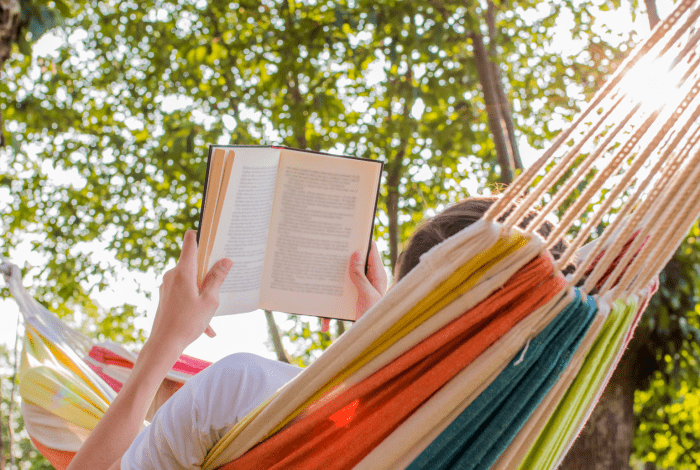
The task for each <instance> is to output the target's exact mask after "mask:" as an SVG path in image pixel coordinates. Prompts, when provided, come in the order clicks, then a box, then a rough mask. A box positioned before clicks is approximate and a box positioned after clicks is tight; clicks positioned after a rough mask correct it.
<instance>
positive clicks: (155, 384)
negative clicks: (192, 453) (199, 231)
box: [68, 230, 232, 470]
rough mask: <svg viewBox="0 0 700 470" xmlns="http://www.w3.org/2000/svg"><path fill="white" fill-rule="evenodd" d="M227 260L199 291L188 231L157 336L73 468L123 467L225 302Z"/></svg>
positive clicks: (166, 286) (166, 287)
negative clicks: (188, 352) (157, 400)
mask: <svg viewBox="0 0 700 470" xmlns="http://www.w3.org/2000/svg"><path fill="white" fill-rule="evenodd" d="M231 264H232V263H231V261H230V260H228V259H223V260H220V261H219V262H217V263H216V264H215V265H214V267H212V268H211V270H210V271H209V273H208V274H207V277H206V278H205V280H204V284H203V285H202V288H201V290H200V289H198V287H197V241H196V232H194V231H193V230H188V231H187V233H186V234H185V239H184V241H183V244H182V253H181V254H180V259H179V261H178V262H177V266H175V268H174V269H172V270H170V271H168V272H167V273H165V275H164V276H163V284H162V285H161V286H160V301H159V303H158V310H157V311H156V318H155V321H154V322H153V329H152V330H151V336H150V338H149V339H148V341H147V342H146V344H145V345H144V347H143V349H142V350H141V353H140V354H139V358H138V359H137V360H136V364H134V369H133V370H132V371H131V374H130V375H129V378H128V379H127V381H126V383H125V384H124V386H123V387H122V389H121V390H120V391H119V393H118V394H117V398H115V399H114V402H113V403H112V404H111V405H110V407H109V409H108V410H107V412H106V413H105V415H104V416H103V417H102V419H101V420H100V422H99V423H98V424H97V426H96V427H95V429H93V431H92V432H91V433H90V436H89V437H88V439H87V440H86V441H85V443H84V444H83V445H82V447H81V448H80V451H78V453H77V454H76V456H75V458H74V459H73V461H72V462H71V464H70V465H69V466H68V470H78V469H80V470H83V469H85V470H107V469H111V470H114V469H118V468H119V462H120V460H121V458H122V456H123V455H124V453H125V452H126V451H127V449H128V448H129V446H130V445H131V443H132V442H133V441H134V439H135V438H136V436H137V435H138V433H139V432H140V430H141V426H142V424H143V421H144V419H145V417H146V413H147V412H148V409H149V407H150V405H151V402H152V401H153V397H154V396H155V394H156V392H157V391H158V388H159V387H160V385H161V383H162V382H163V379H164V378H165V376H166V375H167V374H168V371H170V369H171V368H172V366H173V365H174V364H175V362H176V361H177V359H178V358H179V357H180V354H182V352H183V351H184V350H185V348H186V347H187V346H188V345H189V344H190V343H191V342H192V341H194V340H195V339H197V337H199V335H201V334H202V333H204V332H207V331H209V330H210V329H209V328H208V325H209V321H210V320H211V318H212V317H213V316H214V312H215V311H216V308H217V307H218V304H219V288H220V287H221V284H222V283H223V282H224V279H226V274H227V273H228V270H229V269H230V268H231Z"/></svg>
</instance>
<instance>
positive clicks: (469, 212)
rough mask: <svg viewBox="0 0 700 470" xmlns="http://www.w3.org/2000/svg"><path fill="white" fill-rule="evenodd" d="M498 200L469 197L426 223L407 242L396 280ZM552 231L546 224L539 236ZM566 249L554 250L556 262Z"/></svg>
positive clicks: (563, 245)
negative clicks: (429, 251)
mask: <svg viewBox="0 0 700 470" xmlns="http://www.w3.org/2000/svg"><path fill="white" fill-rule="evenodd" d="M497 200H498V197H470V198H467V199H464V200H463V201H460V202H458V203H456V204H453V205H451V206H449V207H448V208H447V209H445V210H444V211H442V212H441V213H439V214H437V215H436V216H434V217H431V218H430V219H428V220H426V221H424V222H423V223H422V224H421V226H420V227H419V228H418V230H416V232H415V233H414V234H413V235H412V236H411V238H410V239H409V240H408V243H407V244H406V248H405V249H404V250H403V251H402V252H401V255H400V256H399V259H398V263H397V272H396V281H398V280H400V279H402V278H403V277H404V276H405V275H406V274H408V272H409V271H411V269H413V268H414V267H416V265H418V262H419V261H420V257H421V255H422V254H423V253H425V252H427V251H428V250H430V249H431V248H432V247H434V246H436V245H438V244H440V243H441V242H443V241H445V240H447V239H448V238H450V237H451V236H453V235H456V234H457V232H459V231H461V230H463V229H465V228H467V227H469V226H470V225H471V224H473V223H474V222H476V221H477V220H479V219H480V218H481V217H483V215H484V214H485V213H486V211H487V210H488V209H489V207H491V204H493V203H494V202H495V201H497ZM511 210H512V208H511ZM509 213H510V211H508V213H506V214H504V215H503V216H502V217H501V218H500V219H499V220H498V221H499V222H502V221H503V220H505V218H506V217H507V216H508V214H509ZM536 215H537V213H536V212H535V211H531V212H530V213H529V214H528V215H527V216H526V217H525V220H523V222H522V223H521V224H520V225H519V226H520V227H521V228H525V227H527V224H528V223H529V222H530V220H532V218H533V217H535V216H536ZM553 228H554V226H553V225H552V224H551V223H549V222H544V223H543V224H542V225H541V226H540V228H539V229H538V230H537V233H539V234H540V235H542V237H544V238H547V236H548V235H549V234H550V233H551V231H552V229H553ZM565 249H566V243H564V242H563V241H561V240H560V241H559V242H558V243H557V244H556V245H555V246H554V248H552V250H551V253H552V255H553V256H554V258H555V259H557V258H559V256H560V255H561V254H562V253H563V252H564V250H565Z"/></svg>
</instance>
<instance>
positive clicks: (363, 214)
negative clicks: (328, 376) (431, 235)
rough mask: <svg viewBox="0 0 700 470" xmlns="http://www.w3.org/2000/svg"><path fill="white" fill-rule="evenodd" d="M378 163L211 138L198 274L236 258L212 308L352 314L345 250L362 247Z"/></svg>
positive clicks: (371, 216)
mask: <svg viewBox="0 0 700 470" xmlns="http://www.w3.org/2000/svg"><path fill="white" fill-rule="evenodd" d="M382 168H383V164H382V162H379V161H376V160H367V159H360V158H353V157H342V156H337V155H329V154H323V153H317V152H311V151H304V150H296V149H290V148H283V147H257V146H238V147H237V146H233V147H211V148H210V149H209V161H208V163H207V178H206V184H205V186H204V198H203V201H202V210H201V214H200V223H199V231H198V234H197V235H198V240H199V253H198V257H199V258H198V260H197V264H198V273H197V277H198V282H199V284H200V285H201V283H202V281H203V279H204V277H205V276H206V273H207V272H209V270H210V269H211V267H212V266H213V265H214V264H215V263H216V262H217V261H218V260H220V259H222V258H229V259H231V260H232V261H233V266H232V267H231V270H230V271H229V273H228V276H227V277H226V280H225V281H224V284H223V285H222V286H221V290H220V296H219V308H218V310H217V311H216V315H228V314H233V313H244V312H250V311H253V310H256V309H259V308H260V309H266V310H275V311H280V312H287V313H296V314H304V315H315V316H319V317H327V318H339V319H344V320H355V319H356V318H355V317H356V304H357V289H356V288H355V286H354V284H352V281H351V280H350V274H349V269H350V268H349V266H350V256H351V255H352V253H353V252H355V251H360V252H361V253H363V254H365V257H366V256H367V255H368V254H369V246H370V241H371V236H372V229H373V226H374V214H375V212H376V207H377V197H378V194H379V183H380V179H381V175H382Z"/></svg>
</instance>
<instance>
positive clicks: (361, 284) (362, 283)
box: [350, 251, 376, 296]
mask: <svg viewBox="0 0 700 470" xmlns="http://www.w3.org/2000/svg"><path fill="white" fill-rule="evenodd" d="M350 280H351V281H352V283H353V284H355V287H356V288H357V293H358V294H359V295H360V296H362V295H368V294H369V293H371V292H373V291H375V290H376V289H375V288H374V286H373V285H372V284H371V283H370V282H369V280H368V279H367V276H365V263H364V262H363V261H362V255H361V254H360V252H359V251H356V252H355V253H353V254H352V256H351V257H350Z"/></svg>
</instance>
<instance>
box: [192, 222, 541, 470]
mask: <svg viewBox="0 0 700 470" xmlns="http://www.w3.org/2000/svg"><path fill="white" fill-rule="evenodd" d="M529 241H530V240H529V239H528V238H526V237H524V236H522V235H519V234H512V235H509V236H507V237H504V238H501V239H499V240H498V241H497V242H496V243H495V244H494V245H493V246H492V247H491V248H489V249H487V250H484V251H483V252H481V253H479V254H478V255H476V256H474V257H473V258H472V259H470V260H469V261H468V262H467V263H466V264H464V265H463V266H461V267H460V268H458V269H457V270H456V271H455V272H454V273H453V274H452V275H451V276H450V277H449V278H447V279H446V280H445V281H443V282H442V284H440V285H439V286H438V287H437V288H435V290H433V291H432V292H431V293H430V294H428V295H427V296H426V297H425V298H423V299H422V300H420V301H419V302H418V303H417V304H416V305H414V306H413V307H412V308H411V309H410V310H409V311H408V312H407V313H406V314H405V315H404V316H403V317H402V318H401V319H400V320H399V321H398V322H396V323H395V324H394V325H392V326H391V327H390V328H389V329H388V330H387V331H385V332H384V333H383V334H382V335H381V336H380V337H379V338H378V339H377V340H376V341H374V342H373V343H372V344H371V345H370V346H369V347H368V348H367V349H365V350H364V351H363V352H362V353H361V354H360V355H359V356H358V357H357V358H356V359H354V360H353V361H352V362H351V363H350V364H348V365H347V366H346V367H345V368H344V369H343V370H341V371H340V372H339V373H338V374H337V375H336V376H335V377H333V378H332V379H331V380H330V381H329V382H328V383H326V384H325V385H324V386H323V387H321V388H320V389H319V390H317V391H316V392H315V393H314V394H313V395H312V396H311V397H309V398H308V399H307V400H306V401H305V402H304V403H303V404H302V405H300V406H299V407H298V408H297V409H296V410H294V412H292V413H291V414H290V415H289V416H287V418H285V419H284V420H283V421H282V422H281V423H280V424H278V425H277V426H276V427H275V429H274V430H273V431H272V432H271V433H270V434H268V435H267V436H266V438H268V437H270V436H271V435H272V434H274V433H276V432H277V431H279V430H280V429H281V428H282V427H284V426H286V425H287V424H288V423H289V422H290V421H291V420H292V419H294V418H295V417H296V416H297V415H298V414H299V413H300V412H301V411H302V410H304V409H305V408H306V407H308V406H309V405H310V404H311V403H313V402H314V401H316V400H318V399H319V398H320V397H321V396H323V395H324V394H325V393H326V392H328V390H330V389H331V388H332V387H334V386H335V385H337V384H339V383H340V382H342V381H343V380H345V379H347V378H348V377H349V376H350V375H352V374H354V373H355V372H357V371H358V370H359V369H361V368H362V367H363V366H364V365H366V364H367V363H368V362H370V361H371V360H372V359H374V358H375V357H377V356H378V355H379V354H381V353H382V352H384V351H385V350H386V349H388V348H389V347H390V346H391V345H393V344H394V343H396V342H397V341H398V340H400V339H401V338H403V337H404V336H405V335H407V334H408V333H410V332H411V331H412V330H413V329H415V328H416V327H417V326H418V325H420V324H421V323H422V322H424V321H425V320H427V319H428V318H430V317H431V316H432V315H434V314H435V313H437V312H439V311H440V310H441V309H443V308H444V307H445V306H447V305H449V304H450V303H451V302H452V301H454V300H455V299H456V298H457V297H459V296H461V295H463V294H464V293H466V292H467V291H469V290H470V289H471V288H472V287H474V286H475V285H476V283H477V282H478V281H479V279H481V277H482V276H483V275H484V274H486V273H487V272H488V271H489V270H490V269H491V268H493V266H494V265H496V264H497V263H499V262H500V261H502V260H503V259H505V258H506V257H508V256H510V255H512V254H513V253H515V252H516V251H518V250H519V249H521V248H523V247H524V246H525V245H527V243H528V242H529ZM278 393H279V392H278ZM278 393H276V394H275V395H273V396H272V397H270V399H269V400H267V401H266V402H264V403H262V404H261V405H259V406H258V407H257V408H255V410H254V411H253V412H252V414H253V415H254V416H251V419H247V418H248V417H246V419H244V420H242V421H240V422H238V423H237V424H236V425H235V426H234V427H233V428H232V429H231V430H229V431H228V432H227V433H226V435H224V436H223V438H222V439H221V440H219V442H217V444H216V445H215V446H214V447H213V448H212V449H211V451H210V452H209V454H208V455H207V457H206V459H205V460H204V463H203V464H202V469H203V470H207V468H208V466H209V465H211V463H212V462H213V461H214V459H216V458H217V457H218V456H219V455H221V453H222V452H223V451H224V449H226V448H227V447H228V446H229V445H230V444H231V443H232V442H233V440H234V439H235V438H236V437H237V436H238V435H239V434H240V433H241V432H242V431H243V430H244V429H245V428H246V426H247V425H248V424H249V423H250V421H252V418H254V417H255V416H257V415H258V414H260V412H261V411H262V410H263V409H264V408H265V407H266V406H267V405H268V403H269V402H271V401H272V400H273V399H274V398H275V397H276V396H277V395H278Z"/></svg>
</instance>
